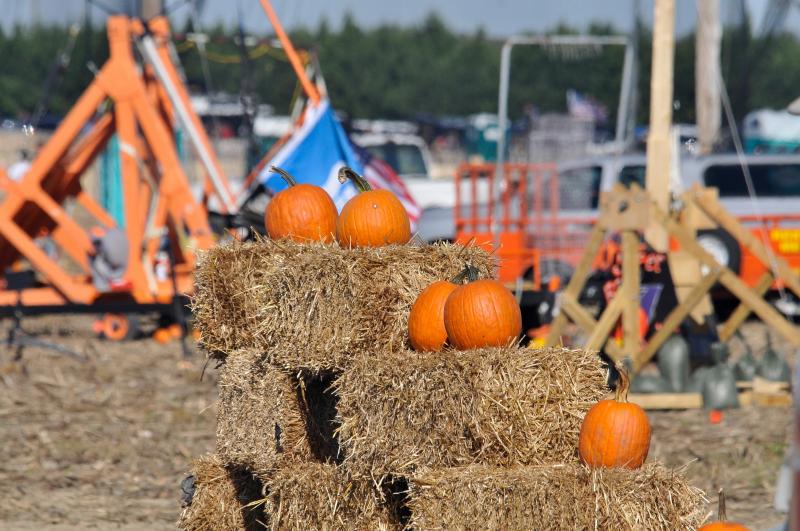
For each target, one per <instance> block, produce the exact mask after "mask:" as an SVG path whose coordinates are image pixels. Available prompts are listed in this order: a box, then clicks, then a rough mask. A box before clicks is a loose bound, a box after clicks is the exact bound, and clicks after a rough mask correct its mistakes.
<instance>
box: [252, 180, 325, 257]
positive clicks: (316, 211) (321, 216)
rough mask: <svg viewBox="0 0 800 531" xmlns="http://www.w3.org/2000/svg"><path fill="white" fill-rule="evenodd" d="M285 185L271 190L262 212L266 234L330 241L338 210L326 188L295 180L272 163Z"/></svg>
mask: <svg viewBox="0 0 800 531" xmlns="http://www.w3.org/2000/svg"><path fill="white" fill-rule="evenodd" d="M270 171H272V172H275V173H277V174H279V175H280V176H281V177H283V179H284V180H285V181H286V183H287V184H288V185H289V188H287V189H285V190H282V191H280V192H278V193H277V194H275V197H273V198H272V200H271V201H270V202H269V204H268V205H267V210H266V212H265V213H264V225H266V227H267V234H269V237H270V238H273V239H280V238H290V239H292V240H294V241H298V242H308V241H322V242H326V243H327V242H332V241H333V238H334V234H335V233H336V219H337V218H338V217H339V214H338V212H337V210H336V205H335V204H334V203H333V200H332V199H331V197H330V196H329V195H328V192H326V191H325V190H323V189H322V188H320V187H319V186H314V185H312V184H297V183H296V182H295V180H294V178H293V177H292V176H291V175H289V173H287V172H286V171H284V170H282V169H280V168H276V167H275V166H272V167H271V168H270Z"/></svg>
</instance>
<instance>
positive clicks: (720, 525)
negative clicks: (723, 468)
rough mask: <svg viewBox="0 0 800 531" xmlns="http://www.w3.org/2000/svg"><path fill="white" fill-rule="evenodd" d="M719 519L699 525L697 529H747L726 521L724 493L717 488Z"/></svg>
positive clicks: (722, 530)
mask: <svg viewBox="0 0 800 531" xmlns="http://www.w3.org/2000/svg"><path fill="white" fill-rule="evenodd" d="M717 516H718V517H719V520H718V521H716V522H711V523H709V524H706V525H704V526H701V527H700V528H698V529H697V531H749V528H748V527H746V526H743V525H742V524H738V523H736V522H728V521H727V518H728V517H727V515H726V514H725V493H724V492H723V491H722V489H719V509H718V515H717Z"/></svg>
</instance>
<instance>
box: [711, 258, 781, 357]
mask: <svg viewBox="0 0 800 531" xmlns="http://www.w3.org/2000/svg"><path fill="white" fill-rule="evenodd" d="M774 280H775V278H774V277H773V276H772V275H771V274H770V273H764V274H763V275H761V278H760V279H759V280H758V282H757V283H756V285H755V286H754V287H753V292H755V293H756V294H757V295H758V296H760V297H763V296H764V294H765V293H766V292H767V291H768V290H769V288H770V286H772V283H773V281H774ZM751 311H752V310H750V307H749V306H748V305H746V304H745V303H743V302H740V303H739V306H737V307H736V309H735V310H734V311H733V313H732V314H731V316H730V317H728V320H727V321H725V323H724V324H723V325H722V326H721V327H720V330H719V339H720V340H721V341H727V340H729V339H730V338H731V337H733V334H735V333H736V330H738V329H739V327H740V326H741V325H742V323H743V322H744V321H745V319H747V318H748V317H749V316H750V312H751Z"/></svg>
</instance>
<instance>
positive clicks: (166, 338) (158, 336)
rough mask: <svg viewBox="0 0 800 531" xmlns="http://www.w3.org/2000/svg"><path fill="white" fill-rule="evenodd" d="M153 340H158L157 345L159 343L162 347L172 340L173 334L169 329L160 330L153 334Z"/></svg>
mask: <svg viewBox="0 0 800 531" xmlns="http://www.w3.org/2000/svg"><path fill="white" fill-rule="evenodd" d="M153 339H155V340H156V343H159V344H161V345H166V344H167V343H169V342H170V341H171V340H172V334H171V333H170V331H169V329H167V328H159V329H158V330H156V331H155V332H153Z"/></svg>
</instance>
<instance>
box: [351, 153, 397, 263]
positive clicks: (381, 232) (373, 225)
mask: <svg viewBox="0 0 800 531" xmlns="http://www.w3.org/2000/svg"><path fill="white" fill-rule="evenodd" d="M348 180H351V181H353V183H355V185H356V188H358V190H359V193H358V194H357V195H356V196H354V197H353V198H351V199H350V200H349V201H348V202H347V203H346V204H345V205H344V208H342V212H341V214H340V215H339V220H338V222H337V224H336V237H337V239H338V240H339V245H341V246H342V247H345V248H349V247H382V246H384V245H390V244H393V243H396V244H401V245H402V244H404V243H408V241H409V240H410V239H411V222H410V221H409V219H408V213H407V212H406V209H405V207H404V206H403V203H401V202H400V200H399V199H397V197H395V195H394V194H393V193H392V192H390V191H388V190H373V189H372V187H370V185H369V183H368V182H367V181H366V180H365V179H364V178H363V177H362V176H360V175H359V174H357V173H356V172H354V171H353V170H352V169H350V168H348V167H347V166H344V167H342V168H341V169H340V170H339V182H341V183H345V182H347V181H348Z"/></svg>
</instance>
